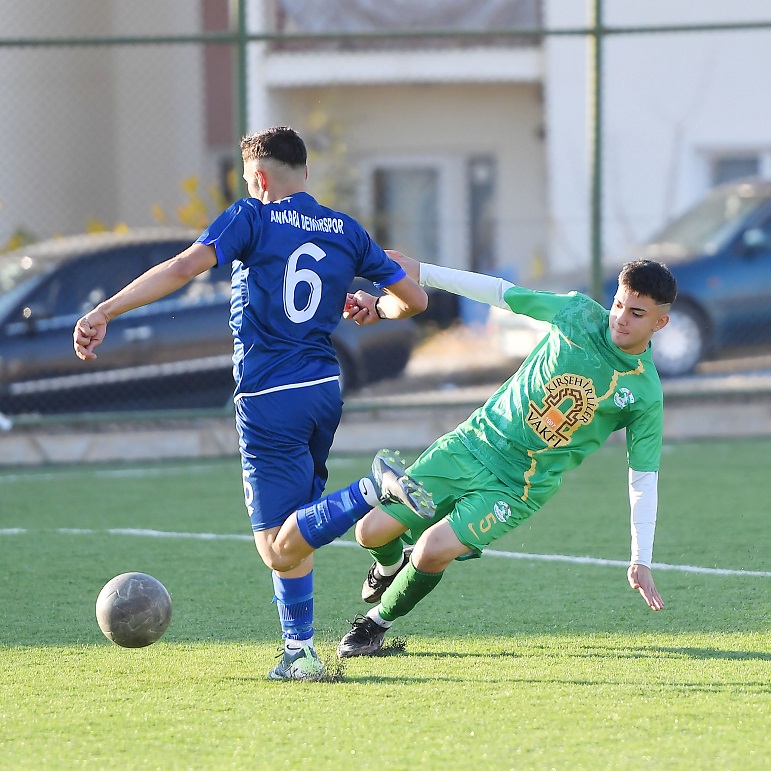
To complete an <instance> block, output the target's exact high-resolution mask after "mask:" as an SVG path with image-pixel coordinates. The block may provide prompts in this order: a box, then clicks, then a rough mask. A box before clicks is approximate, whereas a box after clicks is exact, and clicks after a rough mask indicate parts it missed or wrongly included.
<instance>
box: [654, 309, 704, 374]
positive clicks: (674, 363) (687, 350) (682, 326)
mask: <svg viewBox="0 0 771 771" xmlns="http://www.w3.org/2000/svg"><path fill="white" fill-rule="evenodd" d="M706 350H707V333H706V330H705V325H704V320H703V318H702V316H701V314H700V313H699V312H698V311H697V310H696V309H695V308H693V307H691V306H689V305H682V306H681V307H678V308H672V310H671V311H670V312H669V323H668V324H667V325H666V326H665V327H664V329H662V330H661V331H660V332H657V333H656V334H655V335H654V336H653V362H654V364H655V365H656V369H657V370H658V371H659V374H660V375H661V376H662V377H677V376H679V375H687V374H688V373H690V372H693V369H694V367H696V365H697V364H698V363H699V362H700V361H701V359H702V358H703V357H704V355H705V353H706Z"/></svg>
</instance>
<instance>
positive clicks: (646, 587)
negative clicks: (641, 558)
mask: <svg viewBox="0 0 771 771" xmlns="http://www.w3.org/2000/svg"><path fill="white" fill-rule="evenodd" d="M626 577H627V579H628V580H629V586H631V587H632V589H636V590H637V591H638V592H640V594H641V596H642V598H643V599H644V600H645V602H647V603H648V607H649V608H651V609H652V610H663V609H664V600H662V599H661V595H660V594H659V592H658V590H657V589H656V584H654V583H653V576H652V575H651V569H650V568H649V567H646V566H645V565H631V566H630V567H629V570H627V572H626Z"/></svg>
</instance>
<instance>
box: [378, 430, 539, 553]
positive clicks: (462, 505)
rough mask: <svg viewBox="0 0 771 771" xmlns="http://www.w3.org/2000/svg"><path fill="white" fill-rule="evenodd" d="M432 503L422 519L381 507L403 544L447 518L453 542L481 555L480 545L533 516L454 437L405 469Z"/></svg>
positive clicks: (396, 508) (395, 505) (395, 506)
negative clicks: (401, 532)
mask: <svg viewBox="0 0 771 771" xmlns="http://www.w3.org/2000/svg"><path fill="white" fill-rule="evenodd" d="M407 473H408V474H409V475H410V476H411V477H413V478H414V479H416V480H418V481H420V482H422V483H423V484H424V485H425V488H426V490H428V491H430V492H431V494H432V495H433V497H434V503H436V516H435V517H434V518H433V519H423V518H422V517H419V516H418V515H417V514H415V513H414V512H412V511H410V510H409V509H408V508H407V507H406V506H404V505H403V504H399V503H393V504H387V505H385V506H383V508H384V509H385V510H386V511H388V513H389V514H390V515H391V516H392V517H394V519H397V520H398V521H399V522H401V523H402V524H403V525H405V526H406V527H407V528H408V530H409V533H408V534H405V537H404V540H405V541H408V542H412V543H414V542H415V541H417V539H418V538H420V536H421V534H422V533H423V532H424V531H426V530H428V528H429V527H431V525H433V524H435V523H436V522H438V521H439V520H440V519H446V520H447V521H448V522H449V523H450V526H451V527H452V529H453V532H454V533H455V535H457V536H458V540H459V541H460V542H461V543H462V544H464V545H466V546H468V547H469V549H470V550H471V551H472V554H471V555H469V556H477V557H478V556H481V554H482V551H483V549H484V548H485V546H487V545H489V544H490V543H492V542H493V541H494V540H495V539H496V538H500V537H501V536H502V535H504V534H505V533H508V532H509V531H510V530H513V529H514V528H515V527H517V526H518V525H521V524H522V523H523V522H524V521H525V520H526V519H527V518H528V517H530V516H531V515H532V514H534V513H535V510H534V509H531V508H530V507H529V506H526V505H525V504H524V503H523V502H522V500H521V499H520V498H519V497H518V496H517V495H515V494H514V493H513V492H512V491H511V489H510V488H509V487H507V486H506V485H505V484H504V483H503V482H501V480H500V479H498V477H496V476H495V475H494V474H492V472H490V470H489V469H488V468H487V467H486V466H484V465H482V463H481V462H480V461H479V460H477V458H476V457H475V456H474V455H472V454H471V452H469V450H468V449H467V448H466V446H465V445H464V444H463V442H461V440H460V438H459V437H458V436H457V435H456V434H455V433H454V432H451V433H449V434H445V435H444V436H442V437H440V438H439V439H437V440H436V441H435V442H434V443H433V444H432V445H431V446H430V447H429V448H428V449H427V450H426V451H425V452H424V453H423V454H422V455H421V456H420V457H419V458H418V459H417V460H416V461H415V462H414V463H413V464H412V465H411V466H410V467H409V468H408V469H407Z"/></svg>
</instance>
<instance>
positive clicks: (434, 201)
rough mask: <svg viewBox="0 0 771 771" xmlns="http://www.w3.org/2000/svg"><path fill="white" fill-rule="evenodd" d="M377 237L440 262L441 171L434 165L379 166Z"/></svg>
mask: <svg viewBox="0 0 771 771" xmlns="http://www.w3.org/2000/svg"><path fill="white" fill-rule="evenodd" d="M372 181H373V188H374V190H373V193H374V210H375V221H374V228H373V235H374V237H375V240H376V241H377V242H378V243H379V244H381V245H382V246H385V247H386V248H389V247H390V248H394V249H398V250H399V251H402V252H404V253H405V254H408V255H409V256H410V257H414V258H415V259H416V260H421V261H424V262H438V261H439V209H438V200H439V172H438V170H437V169H436V168H432V167H423V168H421V167H394V168H376V169H375V170H374V173H373V180H372Z"/></svg>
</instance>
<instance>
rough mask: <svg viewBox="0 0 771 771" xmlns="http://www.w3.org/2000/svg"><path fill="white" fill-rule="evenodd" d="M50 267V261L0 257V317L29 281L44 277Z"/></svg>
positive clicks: (9, 255) (28, 257)
mask: <svg viewBox="0 0 771 771" xmlns="http://www.w3.org/2000/svg"><path fill="white" fill-rule="evenodd" d="M51 267H52V263H51V261H50V260H40V259H34V258H32V257H30V256H28V255H26V254H22V255H20V254H19V253H18V252H15V253H13V254H4V255H0V316H3V315H4V314H5V313H6V311H7V310H8V309H9V308H10V307H11V306H12V305H13V304H14V303H15V302H16V300H17V298H18V297H20V296H21V295H22V294H23V293H24V292H25V291H26V289H27V288H28V287H30V286H32V284H31V283H29V282H31V280H32V279H33V278H35V277H37V280H36V281H35V283H37V282H38V281H39V280H40V277H41V276H43V275H45V274H46V273H47V272H48V271H49V270H50V269H51Z"/></svg>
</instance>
